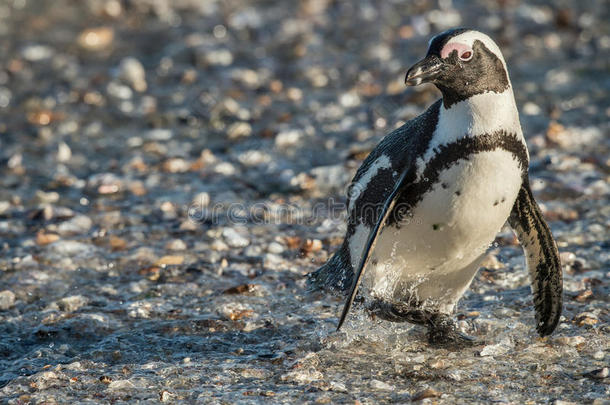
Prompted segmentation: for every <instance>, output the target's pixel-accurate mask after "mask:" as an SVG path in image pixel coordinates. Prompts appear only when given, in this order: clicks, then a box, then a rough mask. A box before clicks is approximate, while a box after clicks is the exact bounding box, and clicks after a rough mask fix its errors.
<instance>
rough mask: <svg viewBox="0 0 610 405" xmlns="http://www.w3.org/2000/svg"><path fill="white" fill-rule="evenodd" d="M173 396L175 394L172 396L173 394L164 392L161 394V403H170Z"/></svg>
mask: <svg viewBox="0 0 610 405" xmlns="http://www.w3.org/2000/svg"><path fill="white" fill-rule="evenodd" d="M173 396H174V394H172V393H171V392H169V391H167V390H163V391H161V392H160V393H159V401H161V402H169V401H170V400H171V399H172V397H173Z"/></svg>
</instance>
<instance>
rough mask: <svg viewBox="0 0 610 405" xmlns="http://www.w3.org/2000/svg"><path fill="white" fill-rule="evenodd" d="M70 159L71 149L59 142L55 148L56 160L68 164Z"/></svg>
mask: <svg viewBox="0 0 610 405" xmlns="http://www.w3.org/2000/svg"><path fill="white" fill-rule="evenodd" d="M71 158H72V149H70V147H69V146H68V144H67V143H65V142H60V143H59V145H58V146H57V160H58V161H59V162H62V163H66V162H68V161H69V160H70V159H71Z"/></svg>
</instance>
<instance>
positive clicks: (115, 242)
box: [108, 235, 127, 251]
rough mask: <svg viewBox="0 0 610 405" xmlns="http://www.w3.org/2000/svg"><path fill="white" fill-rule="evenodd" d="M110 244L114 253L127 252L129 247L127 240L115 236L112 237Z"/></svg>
mask: <svg viewBox="0 0 610 405" xmlns="http://www.w3.org/2000/svg"><path fill="white" fill-rule="evenodd" d="M108 243H109V244H110V248H111V249H112V250H114V251H119V250H125V248H126V247H127V241H126V240H125V239H122V238H119V237H118V236H114V235H111V236H110V239H109V240H108Z"/></svg>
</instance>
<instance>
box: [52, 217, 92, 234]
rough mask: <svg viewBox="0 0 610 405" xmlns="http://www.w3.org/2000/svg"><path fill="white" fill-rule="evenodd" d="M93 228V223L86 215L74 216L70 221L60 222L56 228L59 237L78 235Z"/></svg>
mask: <svg viewBox="0 0 610 405" xmlns="http://www.w3.org/2000/svg"><path fill="white" fill-rule="evenodd" d="M92 226H93V221H91V219H90V218H89V217H88V216H86V215H76V216H75V217H73V218H72V219H69V220H67V221H64V222H62V223H61V224H59V226H58V227H57V232H58V233H59V234H60V235H61V236H70V235H79V234H82V233H85V232H87V231H88V230H89V229H91V227H92Z"/></svg>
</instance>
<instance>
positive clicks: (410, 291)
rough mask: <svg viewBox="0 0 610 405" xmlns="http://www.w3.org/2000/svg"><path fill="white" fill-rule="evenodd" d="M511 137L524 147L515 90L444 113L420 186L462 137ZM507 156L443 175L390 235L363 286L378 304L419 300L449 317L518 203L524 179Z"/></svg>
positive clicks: (471, 161)
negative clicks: (433, 163)
mask: <svg viewBox="0 0 610 405" xmlns="http://www.w3.org/2000/svg"><path fill="white" fill-rule="evenodd" d="M501 130H505V131H507V132H509V133H516V134H517V136H518V137H520V138H521V139H522V134H521V129H520V124H519V118H518V113H517V109H516V107H515V104H514V98H513V95H512V90H511V89H510V88H509V89H508V90H507V91H505V92H504V93H502V94H495V93H494V94H482V95H478V96H474V97H471V98H470V99H469V100H466V101H463V102H460V103H457V104H456V105H454V106H453V107H452V108H451V109H449V110H445V109H444V108H441V115H440V117H439V123H438V125H437V129H436V131H435V134H434V136H433V138H432V140H431V143H430V145H429V148H428V149H427V151H426V153H425V154H424V156H423V158H422V159H420V160H419V161H418V162H417V168H418V180H421V178H422V174H423V172H424V168H425V163H426V162H429V161H430V160H431V159H432V158H433V157H434V156H435V155H436V154H437V153H438V152H439V149H438V147H439V146H442V145H447V144H450V143H453V142H455V141H456V140H458V139H460V138H464V137H472V136H475V135H476V134H485V133H493V132H495V131H501ZM521 170H522V169H521V166H520V163H519V161H518V159H517V158H516V157H515V156H514V155H513V154H512V153H510V152H508V151H506V150H503V149H496V150H492V151H486V152H479V153H476V154H474V155H471V156H468V157H467V158H465V159H461V160H458V161H457V162H456V163H455V164H453V165H452V166H450V167H449V168H448V169H447V170H444V171H442V172H441V173H440V175H439V179H438V182H436V183H435V184H434V186H433V187H432V189H431V190H429V191H428V192H426V193H425V194H424V196H423V198H422V199H421V201H420V202H419V203H418V204H417V205H416V207H415V208H414V209H413V210H412V212H411V214H412V216H410V217H409V218H407V219H405V221H404V222H403V223H402V224H401V226H399V227H387V228H384V229H383V231H382V233H381V235H380V236H379V239H378V241H377V244H376V246H375V250H374V252H373V255H372V260H371V262H370V263H369V264H368V266H367V269H366V270H365V274H364V280H363V285H365V286H367V287H368V288H369V289H370V290H371V293H372V294H373V295H375V296H377V297H379V298H383V299H389V300H394V301H396V300H398V301H401V300H404V299H405V297H410V298H411V299H413V298H414V297H415V298H416V299H417V300H418V301H419V302H420V303H421V302H424V303H425V304H424V305H430V306H433V307H434V308H435V309H436V310H440V311H443V312H450V311H451V310H452V309H453V307H454V306H455V304H456V303H457V301H458V300H459V298H460V297H461V296H462V294H463V293H464V291H465V290H466V288H468V286H469V285H470V282H471V281H472V278H473V277H474V274H475V273H476V270H477V268H478V262H479V259H480V258H481V257H482V255H483V254H484V253H485V251H486V250H487V248H488V246H489V245H490V244H491V243H492V242H493V240H494V238H495V235H496V233H497V232H498V231H499V230H500V228H501V227H502V225H503V224H504V222H505V221H506V219H507V218H508V215H509V214H510V211H511V209H512V206H513V203H514V201H515V199H516V197H517V193H518V191H519V188H520V186H521V180H522V177H521V175H522V171H521Z"/></svg>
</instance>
